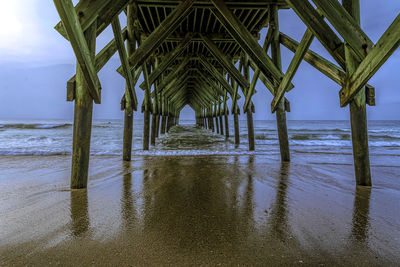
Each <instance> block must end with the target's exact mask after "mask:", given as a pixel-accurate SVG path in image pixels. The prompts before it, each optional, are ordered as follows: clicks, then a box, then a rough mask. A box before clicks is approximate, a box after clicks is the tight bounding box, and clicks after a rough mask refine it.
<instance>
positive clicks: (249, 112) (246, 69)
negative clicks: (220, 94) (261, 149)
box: [243, 54, 255, 151]
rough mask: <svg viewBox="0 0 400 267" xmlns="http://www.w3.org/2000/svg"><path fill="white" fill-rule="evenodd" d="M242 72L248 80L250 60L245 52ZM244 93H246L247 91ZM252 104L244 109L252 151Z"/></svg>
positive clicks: (252, 149) (253, 148) (253, 143)
mask: <svg viewBox="0 0 400 267" xmlns="http://www.w3.org/2000/svg"><path fill="white" fill-rule="evenodd" d="M243 72H244V77H245V78H246V80H247V81H250V62H249V56H248V55H247V54H246V55H245V56H244V63H243ZM248 90H249V89H248ZM245 93H247V91H246V92H245ZM253 106H254V104H253V103H252V102H251V103H250V105H249V106H248V108H247V110H246V116H247V136H248V141H249V150H250V151H254V150H255V140H254V123H253V109H254V107H253Z"/></svg>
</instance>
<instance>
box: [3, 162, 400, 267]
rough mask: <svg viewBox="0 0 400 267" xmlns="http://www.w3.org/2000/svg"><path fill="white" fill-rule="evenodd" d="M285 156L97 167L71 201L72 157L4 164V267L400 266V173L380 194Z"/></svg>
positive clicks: (348, 169) (344, 169) (380, 181)
mask: <svg viewBox="0 0 400 267" xmlns="http://www.w3.org/2000/svg"><path fill="white" fill-rule="evenodd" d="M274 157H275V156H264V155H242V156H239V155H238V156H211V157H210V156H187V157H174V156H163V157H154V156H134V157H133V161H132V162H130V163H124V162H122V160H121V159H120V157H118V156H92V157H91V164H90V170H89V172H90V178H89V183H88V189H87V190H72V191H71V190H70V189H69V172H70V161H71V159H70V157H69V156H48V157H43V156H42V157H38V156H26V157H15V156H10V157H2V158H1V159H0V196H1V200H0V203H1V204H0V215H1V218H2V220H1V221H0V224H1V225H0V229H2V230H1V231H0V255H2V256H0V264H1V265H4V266H8V265H26V264H29V265H43V264H57V262H59V263H64V264H65V263H68V264H71V265H74V264H85V265H86V264H100V265H107V264H121V265H127V264H129V263H131V264H133V263H135V264H136V265H187V264H206V265H216V264H218V263H221V264H223V265H233V264H235V265H238V264H239V265H249V264H250V265H260V264H261V265H262V264H265V263H266V262H269V264H277V265H286V264H291V265H293V264H303V263H304V264H310V265H317V264H329V265H356V266H361V265H365V264H366V263H368V265H383V264H389V265H390V264H391V265H393V264H395V263H396V262H398V261H399V260H400V256H399V255H398V253H397V252H398V247H400V239H399V238H396V236H399V237H400V215H399V214H398V212H397V211H398V205H399V204H398V203H400V186H398V185H396V184H395V183H393V181H395V180H396V179H398V175H397V173H399V172H400V167H375V166H372V173H373V177H374V178H373V179H374V180H373V187H372V188H356V187H355V185H354V176H353V172H354V171H353V166H352V165H341V166H340V167H338V166H337V165H334V164H332V163H329V162H328V163H326V164H323V165H322V164H318V163H317V164H315V163H307V159H304V158H302V159H296V158H294V159H293V161H292V162H291V163H289V164H280V162H279V160H278V159H274ZM336 161H339V158H338V159H336ZM391 183H393V185H391ZM360 259H362V260H361V261H360Z"/></svg>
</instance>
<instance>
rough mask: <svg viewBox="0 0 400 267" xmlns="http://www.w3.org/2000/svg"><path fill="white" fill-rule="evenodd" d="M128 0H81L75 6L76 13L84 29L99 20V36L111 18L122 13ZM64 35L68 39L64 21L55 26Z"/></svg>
mask: <svg viewBox="0 0 400 267" xmlns="http://www.w3.org/2000/svg"><path fill="white" fill-rule="evenodd" d="M127 4H128V1H126V0H96V1H94V0H80V1H79V2H78V4H77V5H76V7H75V13H76V14H77V15H78V17H79V21H80V23H81V27H82V30H83V31H85V30H86V29H87V28H88V27H89V26H90V25H91V24H92V23H93V22H94V21H95V20H96V22H97V33H96V35H97V36H99V35H100V34H101V33H102V32H103V31H104V30H105V28H107V26H108V25H110V23H111V20H112V19H113V18H114V17H115V16H116V15H118V14H119V13H121V11H122V10H123V9H124V8H125V7H126V6H127ZM54 28H55V29H56V31H58V32H59V33H60V34H61V35H62V36H63V37H65V38H66V39H68V35H67V33H66V31H65V30H64V27H63V23H62V22H59V23H58V24H57V25H56V26H55V27H54Z"/></svg>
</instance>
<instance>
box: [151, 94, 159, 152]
mask: <svg viewBox="0 0 400 267" xmlns="http://www.w3.org/2000/svg"><path fill="white" fill-rule="evenodd" d="M154 102H155V101H154ZM154 102H153V103H154ZM154 109H156V107H155V105H154V104H153V110H154ZM156 130H157V114H156V112H153V114H152V116H151V136H150V141H151V145H152V146H155V145H156Z"/></svg>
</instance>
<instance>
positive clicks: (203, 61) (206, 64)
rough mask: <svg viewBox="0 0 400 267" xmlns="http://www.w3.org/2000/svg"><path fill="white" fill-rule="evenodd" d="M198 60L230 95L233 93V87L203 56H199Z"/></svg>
mask: <svg viewBox="0 0 400 267" xmlns="http://www.w3.org/2000/svg"><path fill="white" fill-rule="evenodd" d="M199 62H200V63H201V64H202V65H203V66H204V67H205V68H206V69H207V70H208V72H209V73H210V74H211V75H212V76H213V77H214V78H215V79H216V80H217V81H218V82H219V83H220V84H221V85H222V86H223V87H224V88H225V90H227V91H228V92H229V94H230V95H231V96H233V94H234V90H233V88H232V87H231V86H230V85H229V84H228V82H227V81H226V80H225V78H224V77H223V76H222V75H221V74H220V73H219V72H218V71H217V69H216V68H215V67H214V66H213V65H212V64H211V63H209V62H208V61H207V59H206V58H205V57H203V56H200V60H199Z"/></svg>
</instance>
